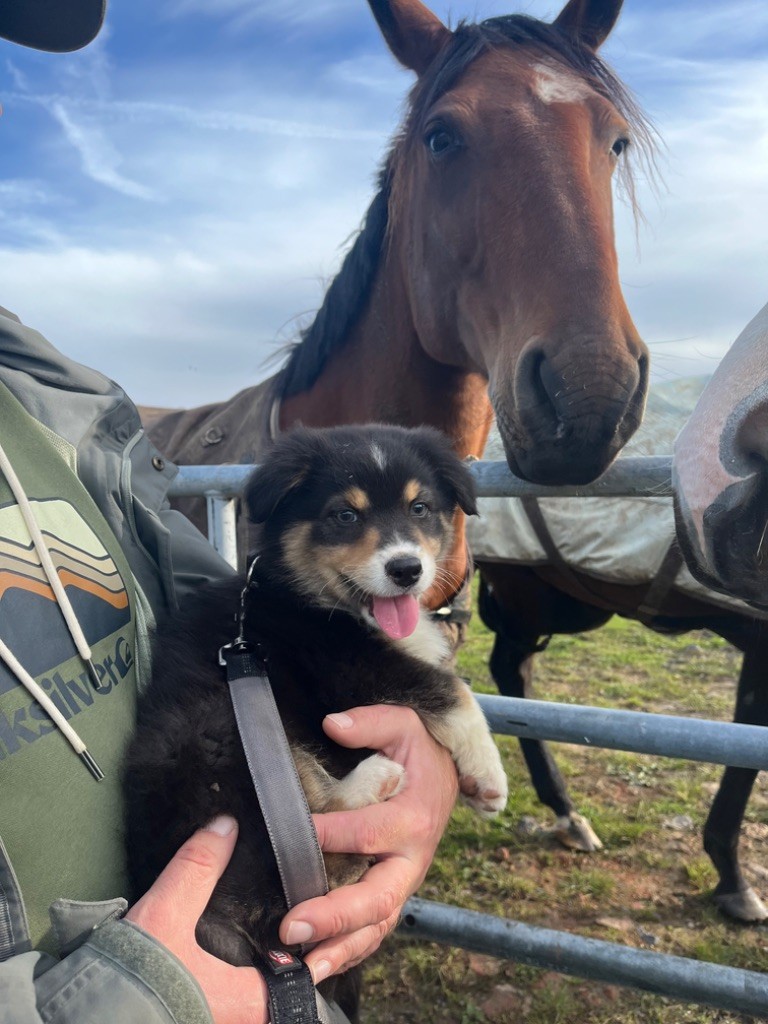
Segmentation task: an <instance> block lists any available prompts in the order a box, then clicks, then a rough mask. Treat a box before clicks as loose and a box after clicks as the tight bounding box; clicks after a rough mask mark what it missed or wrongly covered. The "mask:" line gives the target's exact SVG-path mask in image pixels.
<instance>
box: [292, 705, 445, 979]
mask: <svg viewBox="0 0 768 1024" xmlns="http://www.w3.org/2000/svg"><path fill="white" fill-rule="evenodd" d="M323 728H324V729H325V732H326V733H327V734H328V736H329V737H330V738H331V739H332V740H335V741H336V742H337V743H340V744H341V745H342V746H345V747H351V748H355V749H357V748H360V747H370V748H371V749H372V750H380V751H381V752H382V753H384V754H386V756H387V757H390V758H392V760H394V761H397V762H399V763H400V764H401V765H403V766H404V768H405V770H406V786H405V788H404V789H403V791H402V792H400V793H398V794H397V796H394V797H392V799H391V800H388V801H386V802H385V803H381V804H372V805H371V806H370V807H364V808H362V809H361V810H355V811H334V812H331V813H328V814H317V815H314V822H315V827H316V828H317V834H318V839H319V840H320V846H321V848H322V849H323V851H324V852H326V853H360V854H366V855H368V856H375V857H376V863H375V864H374V865H373V866H372V867H371V868H369V869H368V871H366V873H365V874H364V875H363V877H362V878H361V879H360V881H359V882H356V883H355V884H354V885H348V886H343V887H342V888H340V889H334V890H332V891H331V892H329V893H328V895H327V896H320V897H318V898H317V899H312V900H307V901H306V902H305V903H301V904H299V906H297V907H294V908H293V909H292V910H291V911H290V912H289V913H288V914H287V915H286V916H285V918H284V919H283V921H282V924H281V926H280V937H281V939H282V940H283V942H285V943H287V944H289V945H290V944H293V943H304V942H310V941H312V942H318V943H319V944H318V945H317V946H316V947H315V948H314V949H313V950H312V951H311V952H310V953H308V954H307V956H306V962H307V965H308V966H309V968H310V970H311V971H312V975H313V977H314V978H315V981H316V982H317V981H322V980H323V979H324V978H326V977H328V976H329V975H331V974H337V973H339V972H340V971H344V970H347V969H348V968H349V967H352V966H354V965H355V964H357V963H360V961H361V960H364V959H365V958H366V957H367V956H370V954H371V953H373V952H375V950H376V949H378V947H379V945H380V943H381V941H382V939H383V938H384V936H385V935H387V934H388V933H389V932H390V931H391V930H392V929H393V928H394V927H395V926H396V924H397V922H398V920H399V917H400V911H401V909H402V906H403V904H404V903H405V901H406V900H407V899H408V897H409V896H411V895H412V894H413V893H414V892H415V891H416V890H417V889H418V887H419V886H420V885H421V883H422V882H423V880H424V876H425V875H426V873H427V870H428V868H429V865H430V864H431V862H432V858H433V856H434V853H435V850H436V848H437V844H438V843H439V842H440V838H441V836H442V834H443V831H444V829H445V826H446V824H447V822H448V818H449V817H450V814H451V810H452V809H453V805H454V804H455V802H456V796H457V792H458V784H457V779H456V769H455V767H454V764H453V761H452V759H451V755H450V754H449V753H448V751H447V750H446V749H445V748H444V747H441V746H440V745H439V744H438V743H437V742H436V741H435V740H433V739H432V737H431V736H430V735H429V733H428V732H427V730H426V729H425V728H424V725H423V724H422V722H421V720H420V719H419V717H418V716H417V715H416V713H415V712H414V711H412V710H410V709H409V708H403V707H395V706H393V705H377V706H375V707H361V708H354V709H353V710H352V711H349V712H346V713H344V714H338V715H329V716H328V717H327V718H326V719H325V721H324V722H323Z"/></svg>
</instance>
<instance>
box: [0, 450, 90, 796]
mask: <svg viewBox="0 0 768 1024" xmlns="http://www.w3.org/2000/svg"><path fill="white" fill-rule="evenodd" d="M0 470H2V472H3V474H4V475H5V478H6V480H7V481H8V486H9V487H10V488H11V491H12V492H13V496H14V498H15V499H16V503H17V504H18V506H19V511H20V512H21V517H22V519H23V520H24V523H25V525H26V527H27V530H29V535H30V537H31V539H32V544H33V545H34V548H35V551H36V552H37V556H38V558H39V559H40V564H41V565H42V567H43V570H44V572H45V575H46V577H47V579H48V583H49V584H50V586H51V589H52V590H53V593H54V595H55V597H56V600H57V602H58V605H59V608H60V609H61V613H62V615H63V616H64V619H65V621H66V623H67V626H68V627H69V632H70V635H71V636H72V640H73V641H74V643H75V646H76V647H77V652H78V654H79V655H80V657H81V658H82V659H83V661H84V662H85V663H86V665H87V666H88V670H89V671H90V673H91V677H92V678H93V680H94V682H95V685H96V687H97V689H98V688H99V687H100V686H101V681H100V680H99V677H98V674H97V672H96V667H95V665H94V664H93V660H92V655H91V648H90V647H89V646H88V641H87V640H86V639H85V635H84V634H83V631H82V628H81V627H80V623H79V622H78V621H77V616H76V615H75V611H74V609H73V607H72V604H71V602H70V600H69V598H68V597H67V592H66V590H65V589H64V586H63V585H62V582H61V580H60V579H59V574H58V573H57V572H56V567H55V565H54V564H53V560H52V559H51V555H50V552H49V551H48V545H47V544H46V543H45V537H43V534H42V531H41V530H40V527H39V526H38V523H37V519H36V518H35V513H34V511H33V509H32V505H31V503H30V501H29V499H28V498H27V495H26V493H25V492H24V488H23V487H22V485H21V481H20V480H19V478H18V476H17V475H16V473H15V471H14V468H13V466H12V465H11V462H10V459H9V458H8V456H7V455H6V453H5V450H4V449H3V446H2V444H0ZM0 657H1V658H2V659H3V661H4V662H5V663H6V665H7V666H8V668H9V669H10V670H11V671H12V672H13V673H14V674H15V675H16V677H17V678H18V679H19V681H20V682H21V683H22V684H23V685H24V686H25V687H26V689H27V690H28V691H29V692H30V693H31V694H32V696H33V697H34V698H35V700H37V701H38V703H39V704H40V705H41V706H42V707H43V708H44V709H45V711H46V712H47V714H48V717H49V718H50V719H51V720H52V721H53V722H54V723H55V724H56V725H57V726H58V728H59V729H60V730H61V732H62V734H63V735H64V736H65V737H66V739H67V740H68V741H69V743H70V744H71V746H72V749H73V750H74V751H75V753H76V754H77V755H78V757H79V758H80V759H81V760H82V761H83V763H84V764H85V765H86V766H87V768H88V770H89V771H90V773H91V774H92V775H93V777H94V778H95V779H96V780H97V781H100V780H101V779H103V778H104V773H103V772H102V770H101V769H100V768H99V766H98V764H97V763H96V761H94V759H93V757H92V756H91V755H90V754H89V753H88V750H87V748H86V745H85V743H83V741H82V740H81V739H80V737H79V736H78V734H77V733H76V732H75V730H74V729H73V728H72V726H71V725H70V724H69V723H68V722H67V720H66V718H65V717H64V716H63V715H62V713H61V712H60V711H59V709H58V708H57V707H56V705H55V704H54V703H53V701H52V700H51V698H50V697H49V696H48V694H47V693H46V692H45V691H44V690H43V689H42V688H41V687H40V686H38V684H37V683H36V682H35V680H34V679H33V678H32V676H31V675H30V674H29V673H28V672H27V671H26V669H25V668H24V666H23V665H22V664H21V663H20V662H19V660H18V659H17V658H16V656H15V655H14V654H13V652H12V651H11V650H10V649H9V648H8V647H7V646H6V644H4V643H3V642H2V640H0Z"/></svg>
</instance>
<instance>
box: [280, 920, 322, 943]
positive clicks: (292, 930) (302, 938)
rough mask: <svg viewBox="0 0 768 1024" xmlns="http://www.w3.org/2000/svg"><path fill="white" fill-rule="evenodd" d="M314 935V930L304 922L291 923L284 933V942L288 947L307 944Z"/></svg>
mask: <svg viewBox="0 0 768 1024" xmlns="http://www.w3.org/2000/svg"><path fill="white" fill-rule="evenodd" d="M314 934H315V929H314V928H313V927H312V925H311V924H308V923H307V922H306V921H291V923H290V924H289V925H288V931H287V932H286V933H285V941H286V942H287V943H288V945H289V946H298V945H299V944H300V943H302V942H309V940H310V939H311V938H312V936H313V935H314Z"/></svg>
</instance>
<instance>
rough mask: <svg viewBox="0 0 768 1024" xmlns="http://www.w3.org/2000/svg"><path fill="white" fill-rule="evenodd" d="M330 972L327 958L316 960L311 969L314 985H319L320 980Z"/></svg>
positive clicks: (323, 979)
mask: <svg viewBox="0 0 768 1024" xmlns="http://www.w3.org/2000/svg"><path fill="white" fill-rule="evenodd" d="M330 973H331V965H330V964H329V963H328V961H327V960H318V961H317V963H316V964H315V966H314V969H313V971H312V977H313V979H314V982H315V984H316V985H319V984H320V982H321V981H325V979H326V978H327V977H328V975H329V974H330Z"/></svg>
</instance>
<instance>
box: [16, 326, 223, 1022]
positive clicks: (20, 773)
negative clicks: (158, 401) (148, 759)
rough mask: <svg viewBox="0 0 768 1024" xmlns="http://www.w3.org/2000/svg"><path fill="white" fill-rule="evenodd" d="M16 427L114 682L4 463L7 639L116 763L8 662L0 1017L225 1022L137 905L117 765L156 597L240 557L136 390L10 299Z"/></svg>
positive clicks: (47, 522) (143, 672)
mask: <svg viewBox="0 0 768 1024" xmlns="http://www.w3.org/2000/svg"><path fill="white" fill-rule="evenodd" d="M0 430H1V431H2V432H1V433H0V443H2V444H3V447H4V448H6V449H7V454H8V456H9V458H10V459H11V461H12V462H13V464H14V466H13V468H14V471H15V472H16V473H18V476H19V478H20V479H21V481H22V483H23V485H24V488H25V491H26V494H27V496H28V498H29V499H30V501H31V502H32V504H33V506H34V507H35V509H37V515H38V517H39V520H40V525H41V528H42V529H43V530H44V532H47V533H48V542H49V547H50V548H51V550H54V549H55V552H56V553H55V558H57V559H58V560H59V561H58V562H57V568H58V574H59V577H60V578H62V579H63V580H64V581H65V583H67V582H68V593H69V592H71V593H72V594H73V595H74V597H73V604H74V605H75V607H76V610H77V615H78V618H79V619H80V620H81V623H82V627H83V631H84V633H85V634H86V636H87V639H88V641H89V643H90V645H91V649H92V652H93V661H94V665H95V670H96V671H97V673H98V676H99V678H100V680H101V686H100V687H99V688H98V689H96V688H94V687H93V686H92V685H91V684H90V682H89V679H88V676H87V673H85V672H84V667H83V664H82V661H81V659H79V658H78V655H77V650H76V648H74V647H72V648H71V649H70V647H69V646H68V645H70V644H71V643H72V641H71V639H70V637H69V634H68V633H67V631H66V629H65V628H64V626H63V625H62V619H61V615H60V609H59V608H58V607H57V606H56V603H55V601H53V600H51V599H50V598H51V597H52V595H51V593H50V590H49V588H48V587H47V585H46V582H45V579H44V577H43V576H41V575H40V572H39V566H38V567H37V568H36V567H35V565H32V562H33V561H34V547H33V546H30V545H27V544H26V538H27V535H26V534H24V533H23V530H22V526H23V524H21V525H19V524H20V523H21V520H20V518H19V516H18V513H17V508H16V503H15V502H14V500H13V496H12V494H11V493H10V491H9V490H8V487H7V486H6V481H5V480H4V479H0V608H2V611H1V612H0V639H3V641H4V643H6V644H7V645H8V646H9V647H10V648H12V649H13V650H14V654H15V655H16V656H17V657H18V659H19V661H20V662H22V663H23V664H25V669H26V670H27V671H28V673H29V675H30V676H32V677H33V678H34V679H35V680H36V681H37V683H38V685H40V686H42V688H43V689H44V690H45V691H46V692H47V693H48V694H49V696H50V698H51V700H52V701H53V703H54V704H55V705H56V707H58V708H60V710H61V712H62V714H63V715H64V716H65V717H66V718H67V720H68V721H69V723H70V724H71V725H72V726H73V727H76V728H77V730H78V731H79V732H80V733H81V735H82V737H83V738H84V740H85V741H86V742H87V744H88V748H89V750H90V752H91V753H92V754H93V755H94V756H95V757H96V758H97V760H99V762H100V764H101V765H102V767H103V768H104V769H105V774H106V779H105V780H104V782H102V783H98V784H97V783H95V782H94V781H93V780H92V779H91V778H90V776H88V774H87V772H86V770H85V768H84V767H83V766H82V765H81V763H80V762H79V761H78V759H77V758H76V757H75V756H74V754H73V752H72V750H71V749H70V748H69V747H68V746H67V744H66V742H65V740H64V739H63V737H62V735H61V734H60V733H59V732H58V731H57V729H56V727H55V725H54V724H53V723H52V721H51V720H50V718H48V717H46V715H45V713H43V709H41V707H40V706H39V705H36V703H35V701H34V700H33V699H31V698H30V696H29V694H28V693H27V692H26V690H25V689H24V688H23V686H21V684H20V683H19V682H18V681H17V680H16V679H14V677H13V673H11V672H9V671H8V670H7V669H6V667H5V664H0V1024H34V1022H37V1021H46V1022H51V1024H104V1022H105V1021H107V1020H109V1021H110V1024H129V1022H130V1024H171V1022H177V1024H197V1022H210V1020H211V1017H210V1013H209V1011H208V1008H207V1005H206V1003H205V1000H204V998H203V996H202V993H201V992H200V989H199V987H198V985H197V983H196V982H195V980H194V979H193V978H192V977H191V976H190V975H189V974H188V973H187V972H186V970H185V969H184V968H183V967H182V965H181V964H180V963H179V962H178V961H177V960H176V959H175V957H173V955H172V954H170V953H169V952H168V951H167V950H165V949H164V948H162V947H161V946H158V944H157V943H156V942H155V941H154V940H153V939H152V938H151V937H150V936H148V935H146V934H145V933H143V932H142V931H141V930H140V929H138V928H136V927H135V926H133V925H131V924H129V923H127V922H125V921H122V920H120V915H121V913H122V911H123V910H124V909H125V906H126V902H125V899H124V898H123V896H124V892H125V888H124V882H123V862H122V843H121V835H120V821H121V805H120V787H119V773H118V765H119V761H120V757H121V755H122V751H123V749H124V746H125V743H126V742H127V740H128V738H129V735H130V731H131V729H132V726H133V709H134V706H135V698H136V694H137V692H138V690H139V688H140V687H141V685H142V683H143V681H145V680H146V678H147V673H148V669H149V647H148V642H147V641H148V635H149V632H150V631H151V628H152V626H153V624H154V620H155V615H156V614H157V613H158V612H160V611H161V610H163V609H167V608H171V609H172V608H175V607H177V606H178V604H179V603H181V602H183V599H184V596H185V594H186V593H187V592H188V591H190V590H192V589H194V588H196V587H197V586H198V585H199V584H200V583H201V582H203V581H205V580H209V579H215V578H218V577H221V576H223V575H225V574H228V573H229V572H231V570H230V569H229V568H228V566H226V565H225V564H224V563H223V562H222V561H221V560H220V559H219V558H218V556H216V555H215V553H214V552H213V550H212V548H211V547H210V546H209V545H208V543H207V541H206V540H205V538H204V537H202V535H201V534H199V533H198V532H197V530H195V529H194V528H193V527H192V526H191V525H190V524H189V523H188V522H187V521H186V520H185V519H184V518H183V517H182V516H181V515H180V514H179V513H177V512H174V511H172V510H170V509H169V508H168V504H167V501H166V491H167V488H168V484H169V482H170V480H171V479H172V478H173V476H174V475H175V473H176V469H175V467H174V466H172V465H171V464H169V463H167V462H166V461H165V460H164V459H162V457H160V455H159V453H158V452H157V451H156V450H155V449H154V448H153V447H152V445H151V444H150V443H149V441H148V440H147V438H146V436H145V435H144V433H143V431H142V429H141V425H140V422H139V418H138V414H137V412H136V409H135V407H134V406H133V404H132V403H131V402H130V401H129V400H128V398H127V397H126V395H125V394H124V392H123V391H122V390H121V389H120V388H119V387H118V386H117V385H116V384H114V383H113V382H112V381H110V380H107V379H106V378H104V377H103V376H101V375H100V374H98V373H95V372H94V371H92V370H88V369H86V368H85V367H82V366H80V365H78V364H77V363H74V362H72V361H71V360H68V359H66V358H65V357H64V356H62V355H61V354H60V353H58V352H57V351H56V350H55V349H54V348H52V347H51V346H50V345H49V344H48V342H46V341H45V339H44V338H42V337H41V336H40V335H39V334H37V333H36V332H34V331H31V330H29V329H28V328H26V327H24V326H23V325H22V324H20V323H19V321H18V320H17V319H16V317H14V316H13V315H12V314H9V313H7V312H6V311H5V310H2V309H0ZM51 538H53V541H51ZM30 552H31V554H30ZM67 560H68V561H67ZM65 562H66V565H67V566H72V568H66V567H64V566H65ZM27 565H31V568H30V569H29V570H27V568H26V566H27ZM19 566H21V567H22V568H21V569H20V568H19ZM62 567H64V568H62ZM36 573H37V575H36ZM30 623H31V624H32V626H31V627H30ZM30 628H32V630H33V632H32V633H30V632H29V630H30ZM25 630H26V631H27V632H26V633H25ZM35 630H36V631H35ZM12 861H13V863H12ZM59 886H61V889H59V888H58V887H59ZM51 901H53V902H52V906H51V909H50V920H49V918H48V911H47V908H48V904H49V903H50V902H51Z"/></svg>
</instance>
